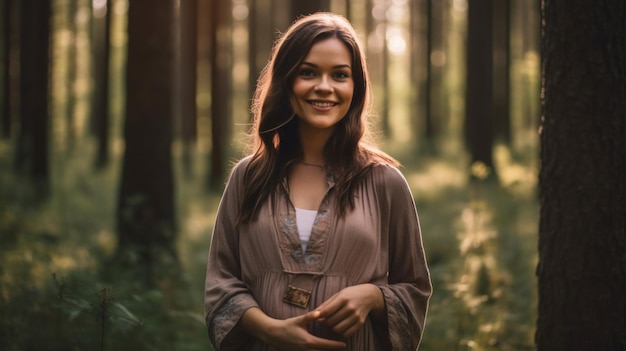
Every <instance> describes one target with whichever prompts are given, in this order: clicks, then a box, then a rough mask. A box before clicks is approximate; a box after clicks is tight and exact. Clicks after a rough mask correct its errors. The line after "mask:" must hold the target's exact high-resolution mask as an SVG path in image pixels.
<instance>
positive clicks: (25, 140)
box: [15, 0, 52, 197]
mask: <svg viewBox="0 0 626 351" xmlns="http://www.w3.org/2000/svg"><path fill="white" fill-rule="evenodd" d="M20 5H21V7H20V16H21V18H20V25H21V27H20V43H21V45H20V122H21V123H20V133H19V135H18V141H17V149H16V152H17V154H16V158H15V160H16V167H17V169H18V170H19V171H22V172H24V173H25V174H26V175H27V176H28V178H29V179H30V181H32V182H33V186H34V189H35V194H36V195H37V196H40V197H42V196H47V195H48V193H49V190H50V174H49V165H48V120H49V116H48V114H49V112H48V82H49V73H50V72H49V71H50V70H49V62H50V55H49V51H50V50H49V48H50V21H51V20H50V18H51V14H52V4H51V1H50V0H45V1H38V0H21V1H20Z"/></svg>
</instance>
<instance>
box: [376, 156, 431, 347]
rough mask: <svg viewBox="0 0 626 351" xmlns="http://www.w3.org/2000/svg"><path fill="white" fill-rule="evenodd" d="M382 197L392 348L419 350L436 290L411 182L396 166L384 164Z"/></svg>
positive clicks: (381, 185)
mask: <svg viewBox="0 0 626 351" xmlns="http://www.w3.org/2000/svg"><path fill="white" fill-rule="evenodd" d="M382 170H383V172H381V173H379V175H381V176H382V177H381V178H379V180H378V184H379V186H378V189H379V190H378V197H379V202H380V210H381V221H382V222H381V225H382V229H383V233H386V234H387V238H388V255H389V256H388V257H389V276H388V285H383V286H380V289H381V290H382V292H383V296H384V300H385V307H386V316H387V320H386V327H387V333H383V335H385V336H387V337H388V340H386V342H387V343H388V347H391V348H390V350H416V349H417V347H418V346H419V344H420V341H421V339H422V334H423V331H424V323H425V320H426V311H427V309H428V301H429V299H430V296H431V294H432V285H431V281H430V273H429V271H428V266H427V263H426V257H425V254H424V248H423V245H422V235H421V229H420V224H419V219H418V215H417V209H416V207H415V202H414V199H413V195H412V194H411V190H410V188H409V185H408V183H407V181H406V179H405V178H404V176H403V175H402V174H401V173H400V171H399V170H398V169H396V168H395V167H391V166H388V167H382Z"/></svg>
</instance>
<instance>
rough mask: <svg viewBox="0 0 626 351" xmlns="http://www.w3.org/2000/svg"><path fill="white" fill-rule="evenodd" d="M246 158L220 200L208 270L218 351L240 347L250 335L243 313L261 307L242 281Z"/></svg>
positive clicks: (209, 313)
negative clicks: (240, 225) (239, 222)
mask: <svg viewBox="0 0 626 351" xmlns="http://www.w3.org/2000/svg"><path fill="white" fill-rule="evenodd" d="M244 170H245V161H241V162H239V163H238V164H237V165H235V167H234V168H233V170H232V172H231V175H230V178H229V180H228V182H227V184H226V188H225V190H224V194H223V196H222V199H221V201H220V204H219V207H218V210H217V217H216V220H215V226H214V228H213V236H212V238H211V246H210V248H209V257H208V263H207V270H206V279H205V289H204V311H205V321H206V325H207V329H208V333H209V338H210V340H211V343H212V344H213V346H214V348H215V349H216V350H219V351H226V350H240V349H242V348H243V345H245V344H247V343H248V342H250V336H249V335H248V334H247V333H246V332H245V331H243V330H242V329H241V327H240V326H239V319H240V318H241V316H242V315H243V313H244V312H245V311H246V310H247V309H249V308H251V307H255V306H258V304H257V302H256V301H255V299H254V297H253V296H252V294H251V293H250V291H249V290H248V288H247V286H246V285H245V284H244V283H243V282H242V280H241V264H240V260H239V233H238V231H237V225H236V223H237V217H238V213H239V203H240V202H239V198H240V196H241V189H242V184H243V173H244Z"/></svg>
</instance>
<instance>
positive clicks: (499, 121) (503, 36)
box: [493, 0, 511, 144]
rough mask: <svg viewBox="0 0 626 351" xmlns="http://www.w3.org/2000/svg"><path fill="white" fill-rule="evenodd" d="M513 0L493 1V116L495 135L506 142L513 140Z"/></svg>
mask: <svg viewBox="0 0 626 351" xmlns="http://www.w3.org/2000/svg"><path fill="white" fill-rule="evenodd" d="M510 1H511V0H497V1H494V2H493V8H494V11H493V27H494V30H493V72H494V74H493V87H494V89H493V93H494V94H493V117H494V127H495V128H494V135H495V137H496V138H497V139H498V140H499V141H502V142H504V143H505V144H510V142H511V115H510V113H509V105H510V93H509V91H510V89H509V86H510V82H511V79H510V69H511V67H510V66H511V65H510V57H511V54H510V52H511V50H510V35H511V24H510V23H511V20H510V11H511V5H510Z"/></svg>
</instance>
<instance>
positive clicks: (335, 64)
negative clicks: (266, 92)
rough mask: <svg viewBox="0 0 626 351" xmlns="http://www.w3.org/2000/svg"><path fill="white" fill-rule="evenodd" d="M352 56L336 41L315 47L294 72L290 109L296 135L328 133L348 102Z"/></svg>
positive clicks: (351, 93) (346, 110)
mask: <svg viewBox="0 0 626 351" xmlns="http://www.w3.org/2000/svg"><path fill="white" fill-rule="evenodd" d="M351 65H352V55H351V54H350V51H349V50H348V48H347V47H346V45H345V44H344V43H343V42H342V41H340V40H339V39H337V38H334V37H333V38H328V39H324V40H322V41H319V42H317V43H315V44H314V45H313V46H312V47H311V49H310V50H309V53H308V54H307V55H306V57H305V58H304V60H303V61H302V63H301V64H300V66H299V67H298V68H297V74H296V78H295V80H294V82H293V89H292V93H293V95H292V97H291V107H292V108H293V110H294V112H295V113H296V116H298V118H299V120H300V123H299V128H300V132H305V133H306V132H314V131H321V130H325V131H331V130H332V128H333V127H334V126H335V125H336V124H337V123H338V122H339V121H340V120H341V119H342V118H343V117H344V116H345V115H346V113H347V112H348V109H349V108H350V104H351V102H352V95H353V93H354V80H353V78H352V67H351Z"/></svg>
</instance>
